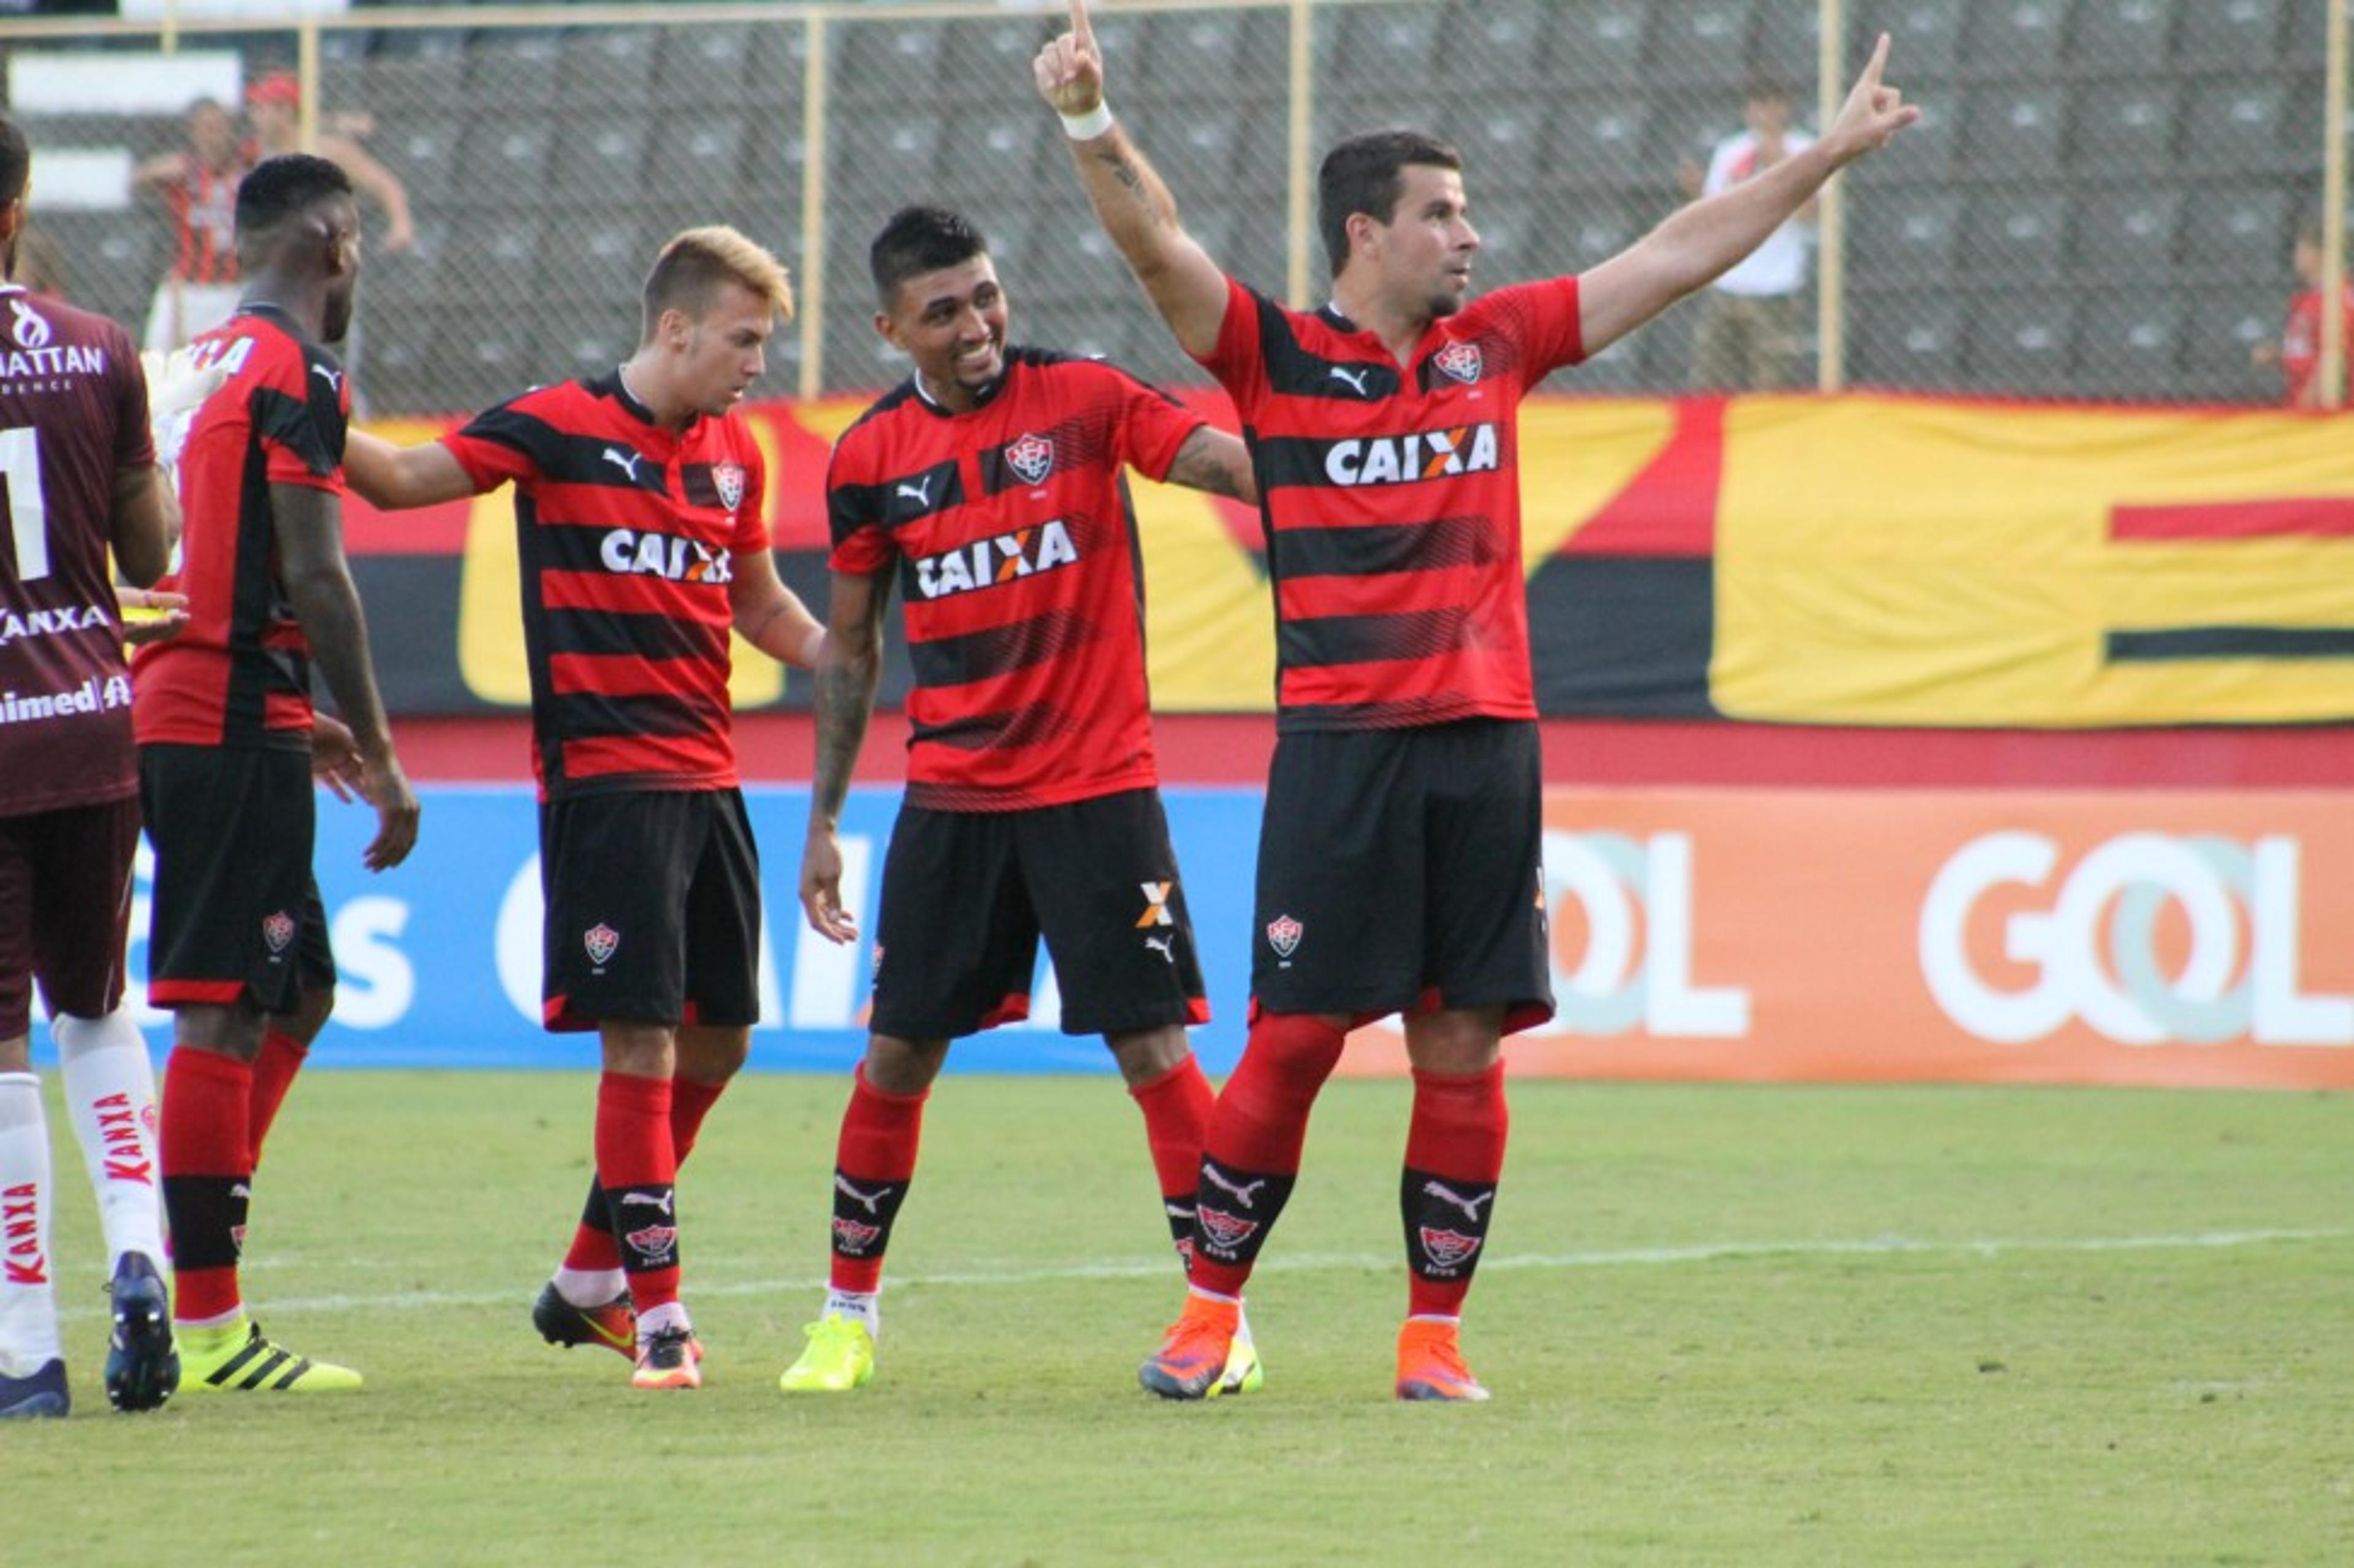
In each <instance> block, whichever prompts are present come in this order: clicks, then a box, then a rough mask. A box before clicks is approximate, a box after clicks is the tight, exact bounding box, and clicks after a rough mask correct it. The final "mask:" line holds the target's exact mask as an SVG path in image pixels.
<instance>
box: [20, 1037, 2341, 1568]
mask: <svg viewBox="0 0 2354 1568" xmlns="http://www.w3.org/2000/svg"><path fill="white" fill-rule="evenodd" d="M843 1090H844V1086H843V1084H842V1083H841V1082H838V1081H832V1080H827V1079H811V1078H797V1077H761V1078H756V1079H747V1080H745V1081H744V1082H743V1083H742V1084H741V1085H740V1086H738V1088H737V1090H735V1091H734V1092H732V1093H731V1095H730V1097H729V1098H728V1099H727V1100H726V1101H725V1102H723V1104H722V1105H721V1107H720V1108H719V1110H718V1111H717V1113H716V1115H715V1117H714V1118H713V1120H712V1123H711V1126H710V1128H709V1129H708V1132H707V1135H706V1141H705V1147H704V1148H703V1149H702V1150H700V1151H699V1152H698V1153H697V1154H696V1156H695V1161H694V1164H693V1165H692V1166H691V1167H690V1168H689V1171H688V1181H687V1183H686V1186H685V1189H684V1199H683V1209H684V1222H685V1224H686V1226H687V1227H688V1229H687V1242H686V1249H687V1250H686V1257H687V1267H688V1290H689V1299H690V1301H691V1303H692V1304H693V1305H694V1307H695V1313H696V1321H697V1324H698V1327H699V1329H700V1330H701V1332H702V1334H703V1336H704V1338H705V1341H706V1342H707V1344H708V1345H709V1347H710V1360H709V1361H708V1362H707V1364H706V1372H707V1375H708V1377H709V1380H710V1381H709V1383H708V1385H707V1386H706V1387H705V1389H704V1390H703V1392H702V1393H697V1394H663V1395H654V1394H642V1393H635V1392H633V1391H632V1390H631V1389H630V1388H629V1387H628V1386H627V1383H626V1369H625V1368H624V1366H623V1363H622V1362H621V1361H620V1358H618V1357H615V1356H611V1355H609V1354H606V1353H604V1352H600V1351H570V1352H566V1353H558V1352H557V1351H553V1350H550V1349H548V1348H546V1347H545V1346H543V1345H541V1344H540V1343H539V1342H538V1340H537V1339H536V1338H535V1336H534V1335H533V1333H532V1332H531V1330H530V1328H529V1326H528V1324H527V1322H526V1321H525V1311H526V1308H527V1307H528V1305H529V1302H530V1299H531V1297H532V1295H533V1294H534V1293H535V1291H536V1289H537V1288H538V1286H539V1284H540V1282H541V1280H542V1278H543V1277H544V1276H545V1273H546V1268H547V1267H548V1266H550V1265H551V1264H552V1263H553V1261H554V1257H555V1254H556V1252H557V1249H558V1247H559V1246H560V1244H561V1242H562V1240H563V1239H564V1237H565V1235H566V1234H567V1232H568V1229H569V1226H570V1221H571V1216H572V1213H573V1212H574V1210H575V1208H576V1206H577V1202H578V1196H579V1192H580V1190H581V1188H582V1186H583V1185H584V1183H585V1181H586V1179H587V1164H586V1161H585V1159H584V1151H585V1150H586V1148H587V1142H588V1113H589V1106H590V1101H591V1096H592V1085H591V1081H590V1080H589V1079H588V1078H587V1077H585V1076H571V1075H487V1074H484V1075H393V1074H366V1073H348V1074H334V1073H323V1074H318V1075H313V1077H311V1078H309V1079H306V1080H305V1081H304V1082H303V1083H302V1084H301V1085H300V1086H298V1087H297V1089H296V1091H295V1097H294V1100H293V1102H292V1105H291V1106H290V1107H289V1110H288V1113H287V1117H286V1119H285V1121H284V1122H283V1123H282V1124H281V1135H280V1137H279V1139H277V1141H276V1142H275V1143H274V1144H273V1146H272V1149H271V1150H270V1160H269V1161H268V1163H267V1165H266V1167H265V1170H264V1171H263V1180H262V1182H261V1183H260V1188H259V1191H258V1194H257V1202H256V1205H255V1209H254V1213H253V1230H252V1242H251V1248H252V1255H251V1262H250V1266H249V1271H248V1283H249V1294H250V1296H251V1297H252V1298H253V1300H254V1302H255V1304H256V1307H257V1308H258V1312H259V1315H260V1319H261V1321H262V1322H263V1323H264V1324H265V1326H266V1327H268V1328H269V1329H270V1330H271V1332H272V1333H274V1334H275V1335H276V1336H278V1337H279V1338H280V1339H281V1340H286V1341H287V1342H289V1343H291V1344H292V1345H293V1346H294V1347H295V1348H296V1349H298V1350H301V1351H306V1352H311V1353H316V1354H319V1355H323V1356H327V1357H331V1358H336V1359H344V1360H348V1361H351V1362H352V1363H354V1364H355V1365H358V1366H360V1367H361V1368H363V1369H364V1370H365V1371H366V1372H367V1373H368V1376H369V1380H370V1382H369V1387H368V1389H367V1391H366V1393H363V1394H360V1395H358V1396H356V1397H351V1398H345V1399H339V1400H319V1401H302V1400H296V1399H278V1400H274V1401H273V1400H268V1399H260V1398H254V1399H247V1400H242V1401H231V1400H227V1399H222V1398H217V1397H216V1398H213V1399H209V1400H207V1399H202V1398H199V1397H196V1396H192V1395H187V1394H183V1395H182V1396H181V1397H180V1398H179V1399H178V1400H176V1401H175V1402H174V1404H173V1405H172V1406H171V1407H170V1408H169V1409H168V1410H166V1411H164V1412H163V1413H162V1414H156V1415H153V1416H145V1417H139V1418H132V1417H122V1416H115V1415H113V1414H111V1413H109V1412H108V1411H107V1410H106V1408H105V1401H104V1395H103V1393H101V1390H100V1388H99V1384H98V1371H99V1366H100V1361H101V1344H102V1339H103V1333H104V1325H103V1321H102V1318H101V1307H102V1298H101V1295H100V1294H99V1293H98V1291H97V1289H96V1283H95V1282H96V1279H97V1277H98V1275H99V1273H100V1272H101V1269H100V1266H99V1263H98V1260H97V1257H96V1254H97V1250H98V1248H97V1244H96V1242H95V1239H94V1235H93V1224H92V1220H91V1216H90V1204H89V1202H88V1200H87V1196H86V1193H85V1192H84V1191H83V1189H82V1186H81V1183H80V1181H79V1178H78V1176H75V1175H74V1173H73V1171H72V1170H71V1169H70V1166H71V1164H72V1161H73V1160H74V1155H73V1150H72V1145H71V1143H70V1140H69V1139H68V1138H66V1137H65V1136H63V1135H62V1123H61V1122H59V1123H54V1124H53V1125H55V1126H56V1127H58V1128H59V1129H60V1136H59V1139H58V1141H59V1149H58V1154H59V1156H60V1157H61V1159H62V1160H63V1161H65V1162H66V1163H67V1164H68V1166H69V1170H68V1171H66V1172H65V1174H66V1176H67V1177H68V1180H66V1181H64V1182H62V1183H61V1185H60V1192H61V1194H62V1196H61V1201H60V1203H59V1210H60V1234H59V1236H58V1246H57V1251H58V1255H59V1261H60V1263H61V1264H62V1265H63V1267H64V1272H65V1276H66V1277H67V1278H68V1279H69V1281H72V1282H74V1283H73V1284H72V1285H71V1287H70V1288H69V1293H68V1294H69V1302H68V1307H69V1312H70V1314H71V1316H70V1319H69V1324H68V1335H69V1351H70V1352H71V1355H72V1358H73V1360H72V1369H73V1372H74V1375H75V1392H76V1395H77V1399H78V1404H77V1407H76V1411H75V1416H74V1419H73V1420H71V1421H70V1422H66V1423H36V1424H16V1425H7V1426H0V1477H4V1478H5V1480H0V1487H5V1510H0V1511H5V1523H0V1561H5V1562H7V1563H27V1564H33V1563H142V1564H154V1563H201V1564H209V1563H231V1562H236V1563H508V1562H514V1563H566V1564H578V1565H582V1568H588V1565H594V1564H603V1563H803V1562H806V1563H1042V1564H1044V1563H1052V1564H1095V1563H1187V1564H1199V1563H1270V1564H1288V1563H1413V1564H1424V1563H1442V1564H1448V1563H1450V1560H1457V1559H1459V1560H1463V1561H1469V1562H1478V1563H1537V1562H1544V1563H1562V1562H1577V1563H1740V1564H1753V1563H1807V1564H1821V1563H1999V1564H2010V1563H2091V1564H2106V1563H2283V1564H2292V1563H2294V1564H2306V1563H2354V1097H2311V1096H2287V1095H2281V1096H2243V1095H2187V1094H2161V1093H2096V1092H2087V1091H2059V1090H2047V1091H2014V1090H2004V1091H1991V1090H1968V1089H1944V1090H1938V1089H1918V1090H1914V1089H1796V1088H1780V1089H1776V1088H1748V1087H1705V1088H1653V1087H1632V1086H1575V1085H1553V1084H1543V1085H1540V1084H1522V1085H1517V1086H1515V1089H1514V1096H1513V1145H1512V1160H1511V1170H1510V1173H1509V1176H1508V1179H1507V1181H1506V1182H1505V1185H1504V1192H1503V1200H1502V1206H1501V1208H1500V1210H1499V1211H1498V1214H1497V1220H1496V1227H1495V1232H1494V1234H1493V1237H1492V1240H1491V1243H1490V1256H1489V1259H1488V1262H1487V1266H1486V1268H1485V1271H1484V1273H1483V1274H1482V1277H1481V1280H1480V1284H1479V1289H1478V1291H1477V1292H1476V1293H1475V1295H1474V1297H1473V1300H1472V1308H1473V1311H1472V1317H1471V1322H1470V1326H1469V1330H1467V1334H1466V1340H1465V1343H1466V1349H1467V1350H1468V1351H1469V1355H1470V1359H1471V1361H1472V1364H1473V1365H1474V1367H1475V1368H1477V1369H1478V1371H1479V1373H1480V1375H1481V1376H1482V1377H1483V1378H1484V1379H1485V1380H1486V1381H1487V1382H1488V1383H1489V1384H1490V1386H1491V1387H1492V1388H1494V1389H1495V1391H1496V1399H1495V1401H1494V1403H1492V1404H1488V1405H1485V1406H1480V1407H1429V1406H1403V1405H1399V1404H1395V1403H1394V1402H1393V1401H1392V1400H1391V1399H1390V1398H1389V1380H1390V1375H1391V1373H1390V1345H1391V1337H1392V1335H1393V1334H1394V1328H1395V1320H1396V1318H1397V1315H1398V1314H1399V1312H1400V1311H1401V1309H1402V1308H1403V1304H1404V1286H1403V1283H1402V1277H1401V1268H1400V1265H1399V1263H1398V1261H1397V1259H1398V1254H1399V1244H1398V1236H1397V1230H1398V1220H1397V1213H1396V1199H1395V1192H1396V1189H1397V1156H1398V1150H1399V1149H1400V1146H1401V1142H1402V1139H1403V1134H1404V1126H1405V1106H1406V1091H1405V1088H1404V1086H1400V1085H1396V1084H1353V1083H1352V1084H1339V1085H1335V1086H1333V1087H1332V1088H1331V1090H1329V1091H1328V1092H1327V1094H1326V1096H1325V1097H1324V1100H1323V1102H1322V1104H1321V1105H1320V1107H1319V1110H1318V1118H1317V1122H1316V1125H1315V1128H1314V1131H1313V1133H1312V1135H1311V1138H1310V1146H1309V1157H1308V1171H1307V1179H1306V1181H1305V1182H1304V1183H1303V1185H1302V1187H1301V1189H1300V1191H1299V1194H1298V1196H1297V1197H1296V1198H1295V1200H1294V1202H1293V1204H1292V1208H1291V1211H1290V1213H1288V1216H1287V1217H1286V1219H1285V1222H1284V1224H1283V1227H1282V1230H1281V1232H1280V1233H1279V1234H1278V1237H1277V1239H1276V1242H1275V1245H1274V1247H1273V1249H1272V1251H1271V1253H1270V1255H1269V1258H1268V1260H1267V1264H1266V1266H1264V1267H1263V1268H1262V1270H1261V1273H1260V1275H1259V1277H1258V1278H1257V1281H1256V1282H1255V1284H1254V1287H1253V1291H1252V1295H1251V1313H1252V1319H1253V1322H1254V1324H1255V1326H1256V1328H1257V1333H1258V1339H1259V1343H1260V1346H1261V1349H1262V1351H1263V1352H1264V1354H1265V1355H1266V1357H1267V1366H1268V1374H1269V1375H1268V1382H1267V1388H1266V1390H1265V1391H1264V1392H1262V1393H1258V1394H1256V1395H1253V1396H1251V1397H1249V1398H1247V1399H1244V1400H1238V1401H1233V1402H1220V1403H1217V1404H1210V1405H1206V1406H1171V1405H1164V1404H1160V1403H1158V1402H1156V1401H1154V1400H1152V1399H1150V1398H1149V1397H1148V1396H1146V1395H1144V1394H1142V1393H1140V1392H1138V1390H1137V1388H1136V1386H1135V1383H1134V1365H1135V1362H1136V1361H1137V1359H1138V1358H1139V1357H1140V1355H1141V1354H1142V1353H1143V1352H1144V1351H1146V1350H1148V1349H1149V1348H1150V1346H1151V1345H1152V1343H1153V1342H1154V1341H1155V1340H1156V1339H1157V1337H1158V1334H1159V1331H1160V1329H1161V1325H1162V1324H1163V1323H1164V1322H1165V1321H1166V1319H1168V1318H1169V1317H1170V1316H1172V1314H1173V1312H1174V1310H1175V1305H1176V1298H1177V1294H1178V1290H1177V1286H1176V1284H1175V1277H1174V1266H1173V1264H1172V1263H1171V1262H1170V1261H1169V1260H1168V1257H1167V1254H1166V1249H1165V1243H1164V1241H1163V1240H1162V1236H1163V1233H1162V1231H1161V1220H1160V1217H1159V1210H1158V1206H1157V1203H1156V1202H1155V1199H1154V1194H1153V1192H1152V1189H1151V1181H1150V1173H1149V1168H1148V1166H1147V1164H1146V1161H1145V1159H1144V1153H1143V1148H1142V1139H1141V1138H1140V1122H1139V1118H1137V1115H1136V1112H1135V1111H1134V1109H1133V1108H1132V1107H1129V1105H1127V1104H1125V1103H1124V1099H1125V1097H1124V1096H1122V1095H1121V1093H1120V1092H1119V1086H1118V1085H1117V1083H1116V1081H1114V1080H1112V1079H1109V1078H1094V1079H1044V1080H1038V1079H1021V1080H1014V1079H991V1078H982V1077H973V1078H963V1077H957V1078H951V1079H949V1080H948V1081H946V1082H945V1083H944V1084H943V1085H942V1086H941V1087H940V1089H939V1090H938V1093H937V1094H936V1095H935V1096H934V1097H933V1100H932V1105H931V1108H930V1112H929V1116H928V1121H927V1125H926V1129H925V1130H926V1142H925V1160H924V1167H923V1170H922V1171H921V1173H920V1175H919V1177H918V1179H917V1183H916V1186H915V1189H914V1192H913V1195H912V1196H911V1198H910V1200H909V1202H908V1206H907V1209H906V1210H905V1211H904V1212H903V1214H902V1217H901V1222H900V1226H899V1231H898V1234H897V1236H896V1239H895V1245H894V1247H893V1265H894V1266H893V1271H892V1286H891V1288H890V1290H889V1292H888V1294H887V1295H886V1298H885V1303H886V1309H887V1317H886V1332H885V1340H884V1344H883V1350H884V1360H883V1363H882V1370H881V1372H880V1374H879V1375H878V1377H877V1380H876V1382H875V1384H874V1385H873V1386H872V1387H870V1388H868V1389H866V1390H864V1391H863V1392H862V1393H857V1394H854V1395H851V1396H847V1397H842V1398H812V1397H809V1396H803V1397H801V1398H797V1399H788V1398H786V1397H785V1396H782V1395H780V1394H779V1393H777V1392H776V1388H775V1379H776V1374H777V1372H779V1370H781V1369H782V1367H783V1366H784V1365H785V1363H786V1362H787V1361H790V1359H791V1357H792V1356H793V1354H794V1353H795V1352H796V1351H797V1349H798V1346H799V1341H800V1325H801V1323H802V1322H803V1321H805V1320H806V1319H807V1318H808V1317H809V1316H810V1313H811V1308H812V1307H813V1306H814V1305H815V1301H816V1292H817V1289H818V1285H819V1282H820V1280H821V1278H822V1267H823V1254H824V1247H825V1223H826V1213H827V1196H828V1172H829V1171H830V1168H831V1164H832V1144H833V1130H834V1125H835V1118H837V1116H838V1115H839V1112H840V1108H841V1103H842V1098H843Z"/></svg>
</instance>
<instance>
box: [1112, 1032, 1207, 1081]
mask: <svg viewBox="0 0 2354 1568" xmlns="http://www.w3.org/2000/svg"><path fill="white" fill-rule="evenodd" d="M1104 1044H1106V1045H1108V1046H1109V1047H1110V1048H1111V1055H1112V1060H1113V1061H1115V1062H1117V1063H1119V1075H1120V1077H1121V1078H1122V1079H1124V1080H1126V1082H1127V1084H1128V1086H1129V1087H1130V1088H1134V1087H1136V1086H1138V1085H1140V1084H1149V1083H1150V1082H1152V1080H1153V1079H1155V1078H1158V1077H1161V1076H1163V1075H1166V1074H1167V1073H1168V1072H1169V1071H1170V1069H1172V1068H1173V1067H1175V1066H1176V1065H1178V1064H1179V1063H1181V1062H1182V1061H1184V1060H1185V1058H1186V1056H1187V1055H1189V1054H1191V1053H1192V1051H1193V1045H1192V1044H1191V1043H1190V1042H1188V1041H1187V1040H1186V1038H1185V1030H1184V1027H1183V1026H1182V1025H1181V1024H1175V1023H1172V1024H1169V1025H1166V1026H1165V1027H1163V1028H1160V1029H1148V1030H1145V1031H1144V1032H1142V1033H1137V1034H1107V1035H1105V1036H1104Z"/></svg>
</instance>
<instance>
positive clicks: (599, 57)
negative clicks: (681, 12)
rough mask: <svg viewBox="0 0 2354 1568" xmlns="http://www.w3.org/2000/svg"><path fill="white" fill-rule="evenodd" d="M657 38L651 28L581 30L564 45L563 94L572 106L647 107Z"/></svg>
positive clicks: (658, 52)
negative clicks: (579, 104)
mask: <svg viewBox="0 0 2354 1568" xmlns="http://www.w3.org/2000/svg"><path fill="white" fill-rule="evenodd" d="M661 53H662V35H661V34H660V33H658V32H656V31H655V30H654V29H653V28H652V27H595V28H584V29H583V30H581V31H579V32H576V33H573V34H570V35H569V36H567V37H566V38H565V40H564V48H563V57H562V58H563V63H562V69H563V72H564V91H565V94H566V96H567V99H569V100H571V101H575V102H580V103H594V104H600V105H610V106H613V107H617V108H621V109H635V108H638V107H639V106H641V105H646V106H648V107H651V105H650V104H649V102H648V101H649V98H650V95H651V94H652V90H653V80H654V62H655V60H656V59H657V58H659V57H660V55H661Z"/></svg>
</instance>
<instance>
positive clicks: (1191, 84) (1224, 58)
mask: <svg viewBox="0 0 2354 1568" xmlns="http://www.w3.org/2000/svg"><path fill="white" fill-rule="evenodd" d="M1323 20H1325V21H1326V22H1329V20H1330V18H1329V17H1326V18H1323ZM1097 26H1098V28H1100V26H1102V21H1101V20H1098V22H1097ZM1133 58H1134V64H1133V65H1132V66H1130V67H1124V68H1122V69H1126V70H1132V71H1133V72H1134V74H1135V84H1134V89H1133V90H1134V92H1135V95H1136V97H1137V101H1139V102H1140V103H1150V104H1160V103H1167V102H1204V101H1208V102H1219V103H1224V102H1231V101H1236V100H1242V101H1257V102H1280V101H1282V99H1283V97H1284V94H1285V92H1286V90H1287V88H1288V83H1289V81H1290V78H1291V64H1290V60H1291V34H1290V19H1289V18H1288V16H1286V15H1285V14H1284V13H1282V12H1280V11H1275V10H1260V11H1247V12H1241V13H1235V12H1230V11H1220V12H1203V11H1172V12H1164V13H1160V14H1156V15H1153V16H1146V17H1144V18H1143V29H1142V32H1141V34H1140V40H1139V48H1138V52H1137V53H1136V55H1135V56H1134V57H1133ZM1129 91H1130V89H1129V87H1126V86H1123V87H1121V89H1120V94H1121V96H1122V98H1123V99H1125V98H1126V97H1127V96H1128V95H1129ZM1268 151H1269V153H1270V154H1273V153H1274V151H1275V150H1274V149H1272V148H1270V149H1268Z"/></svg>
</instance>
